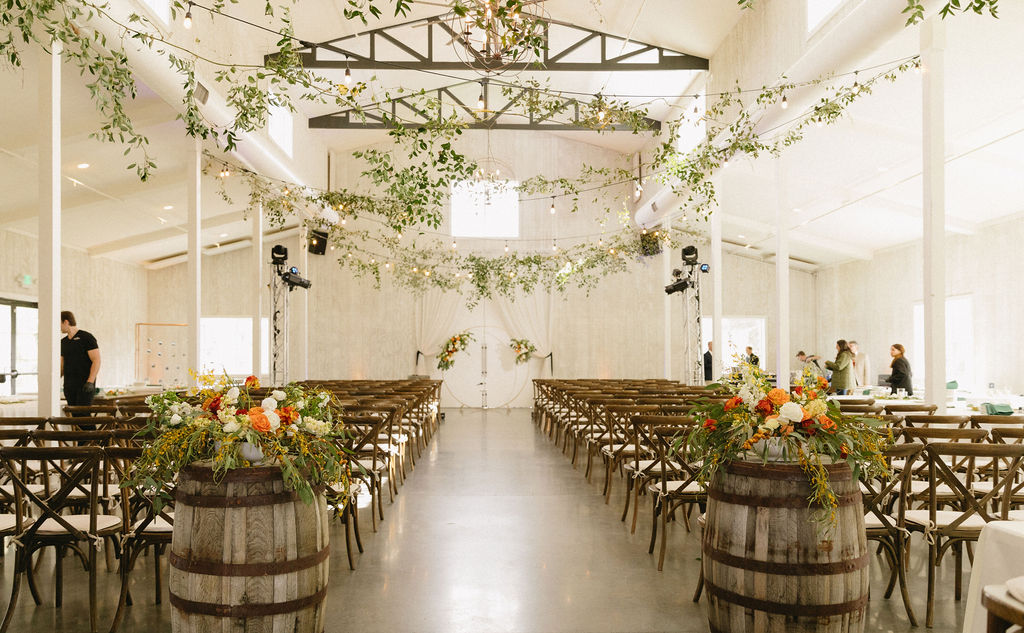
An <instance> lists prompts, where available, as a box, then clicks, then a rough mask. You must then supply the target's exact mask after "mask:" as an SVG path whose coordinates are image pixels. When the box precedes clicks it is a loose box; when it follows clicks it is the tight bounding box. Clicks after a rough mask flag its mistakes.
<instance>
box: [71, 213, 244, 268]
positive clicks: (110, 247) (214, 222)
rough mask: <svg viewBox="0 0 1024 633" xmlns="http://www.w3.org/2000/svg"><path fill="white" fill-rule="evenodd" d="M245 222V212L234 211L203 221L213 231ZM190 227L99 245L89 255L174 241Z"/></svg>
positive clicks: (158, 231) (170, 228) (175, 227)
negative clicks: (219, 227) (227, 225)
mask: <svg viewBox="0 0 1024 633" xmlns="http://www.w3.org/2000/svg"><path fill="white" fill-rule="evenodd" d="M243 220H245V212H244V211H232V212H231V213H222V214H221V215H217V216H214V217H212V218H204V219H203V228H204V229H212V228H215V227H218V226H224V225H225V224H233V223H235V222H241V221H243ZM187 229H188V227H186V226H185V225H184V224H178V225H175V226H168V227H166V228H163V229H159V230H156V231H150V232H148V233H140V234H137V235H131V236H129V237H125V238H122V239H119V240H113V241H111V242H106V243H104V244H98V245H96V246H93V247H91V248H89V250H88V253H89V255H91V256H92V257H98V256H100V255H110V254H111V253H117V252H119V251H124V250H128V249H130V248H136V247H139V246H145V245H146V244H150V243H152V242H160V241H163V240H169V239H173V238H175V237H181V236H183V235H185V234H186V233H187Z"/></svg>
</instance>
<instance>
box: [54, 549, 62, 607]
mask: <svg viewBox="0 0 1024 633" xmlns="http://www.w3.org/2000/svg"><path fill="white" fill-rule="evenodd" d="M54 551H55V552H56V557H57V562H56V565H57V567H56V569H55V570H54V573H53V579H54V602H53V604H54V606H55V607H57V608H58V609H59V608H61V607H62V606H64V554H65V550H64V547H63V546H61V545H58V546H57V547H55V548H54Z"/></svg>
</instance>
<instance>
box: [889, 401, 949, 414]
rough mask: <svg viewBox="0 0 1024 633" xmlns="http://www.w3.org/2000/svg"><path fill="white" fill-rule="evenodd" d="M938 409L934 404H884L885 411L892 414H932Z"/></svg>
mask: <svg viewBox="0 0 1024 633" xmlns="http://www.w3.org/2000/svg"><path fill="white" fill-rule="evenodd" d="M938 410H939V406H938V405H935V404H924V403H923V402H922V403H916V404H887V405H885V412H886V413H888V414H890V415H894V414H902V415H918V414H920V415H932V414H933V413H935V412H936V411H938Z"/></svg>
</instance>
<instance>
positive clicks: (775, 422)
mask: <svg viewBox="0 0 1024 633" xmlns="http://www.w3.org/2000/svg"><path fill="white" fill-rule="evenodd" d="M780 426H782V423H781V422H779V419H778V418H772V419H771V420H768V421H767V422H765V423H764V424H762V425H761V428H762V429H764V430H765V431H774V430H775V429H777V428H779V427H780Z"/></svg>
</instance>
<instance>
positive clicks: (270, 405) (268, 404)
mask: <svg viewBox="0 0 1024 633" xmlns="http://www.w3.org/2000/svg"><path fill="white" fill-rule="evenodd" d="M260 406H261V407H263V410H264V411H273V410H274V409H276V408H277V400H274V399H273V398H264V399H263V402H261V403H260Z"/></svg>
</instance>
